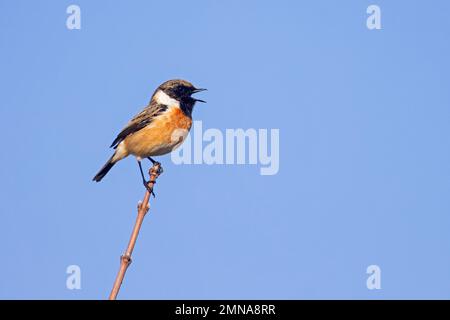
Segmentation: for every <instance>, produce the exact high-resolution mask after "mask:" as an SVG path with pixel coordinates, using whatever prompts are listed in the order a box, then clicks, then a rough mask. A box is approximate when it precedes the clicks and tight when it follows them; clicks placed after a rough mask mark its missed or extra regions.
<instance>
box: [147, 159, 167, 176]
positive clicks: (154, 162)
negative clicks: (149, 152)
mask: <svg viewBox="0 0 450 320" xmlns="http://www.w3.org/2000/svg"><path fill="white" fill-rule="evenodd" d="M147 159H148V160H150V161H151V163H152V164H153V165H155V164H159V172H158V174H161V173H163V171H164V170H163V168H162V166H161V163H159V162H158V161H156V160H155V159H153V158H152V157H147Z"/></svg>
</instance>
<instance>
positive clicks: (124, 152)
mask: <svg viewBox="0 0 450 320" xmlns="http://www.w3.org/2000/svg"><path fill="white" fill-rule="evenodd" d="M204 90H206V89H198V88H196V87H194V86H193V85H192V83H190V82H188V81H185V80H178V79H177V80H169V81H166V82H164V83H163V84H161V85H160V86H159V87H158V88H157V89H156V90H155V92H154V93H153V95H152V98H151V100H150V102H149V104H148V105H147V107H145V108H144V109H143V110H142V111H141V112H140V113H138V114H137V115H136V116H135V117H133V119H131V120H130V122H128V124H127V125H126V126H125V128H124V129H123V130H122V131H121V132H120V133H119V134H118V135H117V137H116V139H114V141H113V143H112V144H111V146H110V147H111V148H114V149H115V152H114V154H113V155H112V157H111V158H109V160H108V161H107V162H106V164H105V165H104V166H103V167H102V168H101V169H100V171H99V172H98V173H97V174H96V175H95V177H94V178H93V180H94V181H96V182H99V181H100V180H102V179H103V177H104V176H105V175H106V174H107V173H108V171H109V170H111V168H112V167H113V166H114V164H116V163H117V162H118V161H120V160H122V159H123V158H125V157H127V156H129V155H130V154H132V155H134V156H135V157H136V159H137V162H138V165H139V170H140V172H141V176H142V180H143V183H144V185H145V186H147V181H146V180H145V177H144V173H143V171H142V165H141V161H142V159H144V158H147V159H149V160H150V161H151V162H152V163H153V164H155V163H156V161H155V160H154V159H153V158H152V157H153V156H160V155H164V154H167V153H169V152H171V151H172V150H174V149H175V148H177V147H179V146H180V145H181V144H182V143H183V141H184V139H185V138H186V136H187V135H188V133H189V130H190V129H191V126H192V111H193V109H194V105H195V103H196V102H205V101H203V100H200V99H196V98H193V97H192V95H193V94H194V93H197V92H200V91H204Z"/></svg>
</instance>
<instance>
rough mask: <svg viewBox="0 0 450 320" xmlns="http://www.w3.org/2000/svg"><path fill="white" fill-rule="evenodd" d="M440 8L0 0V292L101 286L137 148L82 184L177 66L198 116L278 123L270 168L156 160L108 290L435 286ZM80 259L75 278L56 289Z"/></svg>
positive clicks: (109, 272) (206, 123)
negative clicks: (72, 25) (143, 209)
mask: <svg viewBox="0 0 450 320" xmlns="http://www.w3.org/2000/svg"><path fill="white" fill-rule="evenodd" d="M73 3H75V4H77V5H79V6H80V8H81V30H68V29H67V28H66V18H67V14H66V8H67V7H68V6H69V5H70V4H73ZM370 4H377V5H379V6H380V8H381V14H382V16H381V19H382V20H381V23H382V29H381V30H368V29H367V27H366V19H367V16H368V15H367V13H366V8H367V7H368V6H369V5H370ZM449 11H450V4H449V2H448V1H443V0H442V1H433V2H432V3H430V2H429V1H413V2H412V1H395V2H394V1H381V0H377V1H345V2H343V1H339V2H338V1H331V0H328V1H322V0H320V1H276V2H275V1H226V2H225V1H214V0H211V1H195V2H194V1H171V2H170V3H169V2H167V1H120V2H119V1H116V2H114V3H112V2H106V1H95V2H94V1H77V2H69V1H58V2H57V3H56V2H54V1H39V2H31V1H6V0H2V1H1V2H0V65H1V72H0V88H1V103H0V119H1V126H0V133H1V135H2V146H1V150H2V151H1V153H0V176H1V177H2V184H1V186H0V200H1V201H0V243H1V249H2V254H3V262H2V263H1V264H0V272H1V274H2V277H1V279H0V298H13V299H19V298H27V299H35V298H39V299H49V298H57V299H103V298H106V297H107V296H108V294H109V291H110V289H111V286H112V283H113V280H114V277H115V275H116V272H117V270H118V267H119V256H120V254H121V253H122V252H123V250H124V249H125V246H126V243H127V241H128V237H129V234H130V232H131V228H132V224H133V223H134V219H135V214H136V210H135V208H136V203H137V201H138V200H139V199H141V198H142V196H143V193H144V190H143V187H142V185H141V183H140V177H139V172H138V169H137V165H136V162H135V161H134V159H132V158H131V157H130V158H127V159H126V160H124V161H122V162H121V163H120V164H118V165H117V166H116V167H114V168H113V170H112V171H111V172H110V174H109V175H108V176H107V177H106V178H105V180H104V181H102V182H101V183H99V184H96V183H93V182H92V181H91V179H92V176H93V175H94V174H95V173H96V171H97V170H98V169H99V168H100V166H101V165H102V164H103V163H104V162H105V161H106V160H107V158H108V157H109V156H110V154H111V151H110V150H109V149H108V146H109V144H110V143H111V142H112V140H113V139H114V137H115V135H116V134H117V133H118V131H119V130H120V129H121V128H122V127H123V125H124V124H125V123H126V122H127V121H128V119H129V118H130V117H131V116H133V115H134V114H135V113H136V112H138V111H139V110H140V109H141V108H142V107H143V106H144V105H145V104H146V103H147V102H148V100H149V99H150V95H151V94H152V92H153V90H154V89H155V88H156V87H157V86H158V85H159V84H160V83H161V82H163V81H165V80H167V79H171V78H184V79H188V80H189V81H191V82H193V83H194V84H195V85H197V86H199V87H206V88H208V92H206V93H204V94H202V95H201V96H202V98H204V99H205V100H207V101H208V103H207V104H206V105H199V106H197V107H196V109H195V110H194V118H195V119H196V120H202V122H203V127H204V128H217V129H220V130H221V131H225V130H226V129H229V128H231V129H233V128H244V129H247V128H255V129H260V128H265V129H272V128H275V129H279V130H280V170H279V172H278V174H277V175H273V176H261V175H260V174H259V169H258V167H257V166H254V165H206V164H203V165H175V164H173V163H172V162H171V159H170V156H164V157H161V158H159V160H160V161H161V162H162V163H163V166H164V169H165V172H164V174H163V175H162V176H161V178H160V179H159V182H158V185H157V188H156V194H157V198H156V199H155V200H153V199H152V205H151V211H150V214H149V215H148V216H147V217H146V220H145V222H144V225H143V228H142V231H141V234H140V236H139V239H138V243H137V247H136V249H135V252H134V255H133V258H134V261H133V263H132V265H131V267H130V269H129V270H128V273H127V275H126V279H125V282H124V285H123V287H122V290H121V292H120V294H119V298H122V299H179V298H181V299H216V298H223V299H227V298H234V299H240V298H256V299H259V298H264V299H303V298H307V299H309V298H325V299H330V298H338V299H341V298H342V299H352V298H359V299H381V298H387V299H393V298H426V299H428V298H439V299H441V298H449V297H450V271H449V270H450V232H449V228H450V218H449V213H450V197H449V192H450V184H449V182H450V165H449V164H450V126H449V120H450V93H449V87H450V62H449V58H448V57H450V43H449V41H448V39H449V38H450V34H449V33H450V21H449V20H448V16H449V13H450V12H449ZM74 264H75V265H78V266H80V268H81V290H68V289H67V288H66V278H67V276H68V275H67V274H66V268H67V266H69V265H74ZM372 264H375V265H378V266H379V267H380V268H381V270H382V273H381V287H382V288H381V289H380V290H368V289H367V287H366V279H367V277H368V275H367V274H366V268H367V267H368V266H369V265H372Z"/></svg>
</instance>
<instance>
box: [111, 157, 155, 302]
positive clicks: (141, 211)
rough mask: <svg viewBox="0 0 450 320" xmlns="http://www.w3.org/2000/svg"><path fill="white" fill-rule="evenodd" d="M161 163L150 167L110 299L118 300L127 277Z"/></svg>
mask: <svg viewBox="0 0 450 320" xmlns="http://www.w3.org/2000/svg"><path fill="white" fill-rule="evenodd" d="M161 169H162V168H161V164H160V163H159V162H155V163H154V164H153V166H152V167H151V168H150V171H149V173H150V181H149V182H148V190H147V192H146V193H145V196H144V200H142V202H140V203H139V204H138V214H137V218H136V222H135V224H134V228H133V232H132V233H131V237H130V241H129V242H128V246H127V250H126V251H125V253H124V254H123V255H122V256H121V257H120V269H119V272H118V273H117V276H116V280H115V281H114V285H113V288H112V290H111V293H110V295H109V300H116V297H117V294H118V293H119V290H120V286H121V285H122V281H123V278H124V277H125V272H126V271H127V269H128V266H129V265H130V264H131V254H132V253H133V249H134V246H135V244H136V239H137V237H138V234H139V230H140V229H141V225H142V222H143V221H144V218H145V215H146V214H147V212H148V210H149V209H150V204H149V200H150V195H151V193H152V191H153V186H154V185H155V182H156V179H157V178H158V176H159V175H160V174H161Z"/></svg>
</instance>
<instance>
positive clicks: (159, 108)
mask: <svg viewBox="0 0 450 320" xmlns="http://www.w3.org/2000/svg"><path fill="white" fill-rule="evenodd" d="M166 110H167V105H165V104H157V103H150V105H148V106H147V107H146V108H145V109H144V110H142V111H141V112H139V113H138V114H137V115H136V116H134V118H133V119H131V120H130V122H128V124H127V125H126V126H125V128H123V129H122V131H121V132H120V133H119V134H118V135H117V137H116V139H114V141H113V143H112V144H111V146H110V148H113V147H114V149H115V148H117V146H118V145H119V143H121V142H122V141H123V140H124V139H125V138H126V137H127V136H129V135H130V134H133V133H135V132H137V131H139V130H141V129H142V128H144V127H146V126H147V125H149V124H150V123H151V122H152V121H153V119H155V117H157V116H158V115H160V114H161V113H163V112H164V111H166Z"/></svg>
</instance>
